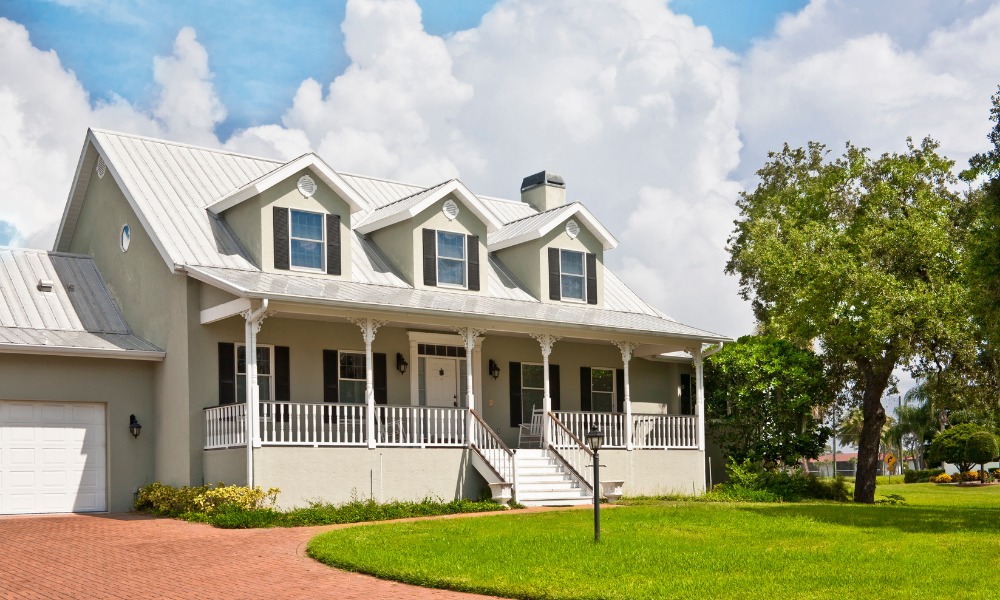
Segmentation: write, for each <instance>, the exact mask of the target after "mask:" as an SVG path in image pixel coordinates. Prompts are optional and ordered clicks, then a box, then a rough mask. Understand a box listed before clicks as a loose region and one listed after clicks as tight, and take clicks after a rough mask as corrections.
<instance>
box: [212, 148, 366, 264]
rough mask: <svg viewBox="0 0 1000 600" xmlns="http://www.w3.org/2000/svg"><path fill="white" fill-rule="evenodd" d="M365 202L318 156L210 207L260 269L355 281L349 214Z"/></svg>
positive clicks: (300, 160) (283, 168) (297, 162)
mask: <svg viewBox="0 0 1000 600" xmlns="http://www.w3.org/2000/svg"><path fill="white" fill-rule="evenodd" d="M365 208H366V204H365V202H364V200H363V199H362V198H361V197H360V196H358V195H357V193H356V192H355V191H354V190H353V189H352V188H351V187H350V186H349V185H348V184H347V183H346V182H345V181H344V180H343V179H342V178H341V177H340V175H338V174H337V173H336V172H335V171H333V169H331V168H330V167H328V166H327V165H326V164H325V163H324V162H323V161H322V160H321V159H319V158H318V157H316V155H314V154H306V155H304V156H301V157H299V158H297V159H295V160H293V161H291V162H290V163H287V164H285V165H283V166H281V167H279V168H278V169H275V170H274V171H272V172H271V173H268V174H267V175H265V176H263V177H261V178H260V179H257V180H256V181H253V182H250V183H248V184H247V185H245V186H243V187H241V188H240V189H238V190H235V191H234V192H232V193H230V194H228V195H226V196H225V197H224V198H222V199H220V200H218V201H217V202H215V203H214V204H212V205H211V206H209V207H208V210H209V211H210V212H212V213H215V214H217V215H220V216H221V217H222V218H223V219H224V220H225V221H226V223H227V224H228V225H229V226H230V228H232V230H233V231H234V232H235V233H236V235H237V236H238V237H239V239H240V242H241V243H242V244H243V246H244V247H245V248H246V250H247V251H248V252H249V253H250V255H251V256H252V257H253V259H254V261H255V262H256V264H257V265H259V266H260V268H261V270H263V271H265V272H271V273H286V272H292V273H295V274H303V275H315V276H323V277H329V276H335V277H338V278H343V279H350V278H351V253H352V248H351V246H352V244H351V240H352V239H353V238H352V236H351V226H350V225H351V214H353V213H357V212H359V211H361V210H364V209H365Z"/></svg>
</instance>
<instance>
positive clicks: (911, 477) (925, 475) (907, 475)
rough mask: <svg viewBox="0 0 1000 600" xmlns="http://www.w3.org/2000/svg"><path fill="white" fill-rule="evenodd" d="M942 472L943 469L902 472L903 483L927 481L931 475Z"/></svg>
mask: <svg viewBox="0 0 1000 600" xmlns="http://www.w3.org/2000/svg"><path fill="white" fill-rule="evenodd" d="M941 473H944V469H920V470H916V471H906V472H904V473H903V483H928V482H930V480H931V477H934V476H935V475H940V474H941Z"/></svg>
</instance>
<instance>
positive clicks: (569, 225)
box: [566, 219, 580, 239]
mask: <svg viewBox="0 0 1000 600" xmlns="http://www.w3.org/2000/svg"><path fill="white" fill-rule="evenodd" d="M566 235H568V236H569V237H570V239H576V236H578V235H580V226H579V225H577V224H576V221H573V220H572V219H571V220H569V221H566Z"/></svg>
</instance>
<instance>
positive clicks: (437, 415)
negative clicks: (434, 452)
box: [375, 405, 468, 447]
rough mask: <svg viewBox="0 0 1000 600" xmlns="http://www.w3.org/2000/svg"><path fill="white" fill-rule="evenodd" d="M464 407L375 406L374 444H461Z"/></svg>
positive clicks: (463, 436) (415, 445)
mask: <svg viewBox="0 0 1000 600" xmlns="http://www.w3.org/2000/svg"><path fill="white" fill-rule="evenodd" d="M467 415H468V411H467V410H465V409H464V408H447V407H441V408H439V407H432V406H386V405H381V406H376V407H375V445H377V446H412V447H421V446H446V447H462V446H465V442H466V441H465V432H466V426H465V423H466V419H467V418H468V417H467Z"/></svg>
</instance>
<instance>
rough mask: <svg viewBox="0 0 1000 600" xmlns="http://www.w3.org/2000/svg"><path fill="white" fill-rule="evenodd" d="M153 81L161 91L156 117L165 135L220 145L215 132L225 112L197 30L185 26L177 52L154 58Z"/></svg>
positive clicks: (176, 44) (178, 37)
mask: <svg viewBox="0 0 1000 600" xmlns="http://www.w3.org/2000/svg"><path fill="white" fill-rule="evenodd" d="M153 80H154V81H155V82H156V84H157V85H158V86H159V88H160V93H159V98H158V100H157V105H156V107H155V108H154V109H153V114H154V115H155V116H156V118H157V119H159V121H160V122H161V123H163V126H164V129H165V133H166V135H167V136H168V137H169V138H170V139H172V140H177V141H186V142H188V143H194V144H202V145H217V144H218V138H216V136H215V133H214V132H213V130H214V128H215V126H216V125H218V124H219V123H221V122H222V120H223V119H225V118H226V109H225V107H224V106H222V101H220V100H219V96H218V95H217V94H216V93H215V88H214V87H213V86H212V72H211V71H210V70H209V68H208V52H206V51H205V47H204V46H202V45H201V44H199V43H198V39H197V37H196V35H195V32H194V29H192V28H190V27H184V28H182V29H181V30H180V32H179V33H178V34H177V38H176V39H175V40H174V53H173V54H172V55H170V56H157V57H156V58H154V59H153Z"/></svg>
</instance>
